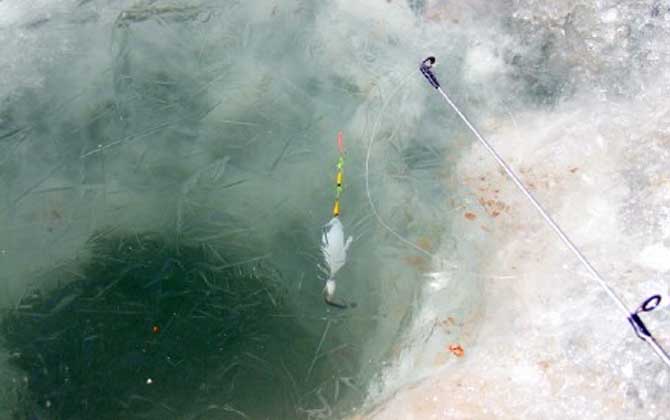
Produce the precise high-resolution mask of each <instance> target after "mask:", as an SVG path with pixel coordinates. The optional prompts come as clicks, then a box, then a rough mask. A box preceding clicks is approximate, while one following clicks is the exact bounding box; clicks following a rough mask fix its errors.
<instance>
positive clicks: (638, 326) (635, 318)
mask: <svg viewBox="0 0 670 420" xmlns="http://www.w3.org/2000/svg"><path fill="white" fill-rule="evenodd" d="M435 62H436V60H435V57H432V56H430V57H428V58H426V59H425V60H423V61H422V62H421V66H420V67H419V70H420V71H421V73H422V74H423V75H424V76H425V78H426V80H428V83H430V85H431V86H432V87H434V88H435V89H436V90H437V91H438V92H439V93H440V95H442V97H443V98H444V100H445V101H446V102H447V103H448V104H449V106H451V108H452V109H453V110H454V111H455V112H456V114H458V116H459V117H460V118H461V120H463V122H464V123H465V125H466V126H467V127H468V128H469V129H470V131H471V132H472V134H474V135H475V137H477V140H479V142H480V143H481V144H482V146H484V148H485V149H486V150H487V151H488V152H489V153H490V154H491V155H492V156H493V158H494V159H495V160H496V161H497V162H498V164H499V165H500V166H501V167H502V168H503V169H504V170H505V172H506V173H507V175H508V176H509V177H510V178H511V179H512V182H514V184H515V185H516V186H517V187H518V188H519V190H520V191H521V192H522V193H523V195H524V196H526V198H527V199H528V201H530V202H531V204H533V206H534V207H535V209H536V210H537V211H538V213H540V216H542V218H543V219H544V221H545V222H547V224H548V225H549V226H550V227H551V228H552V229H553V230H554V232H556V234H557V235H558V236H559V238H561V240H562V241H563V243H564V244H565V245H566V246H567V247H568V248H569V249H570V251H572V253H573V254H575V256H576V257H577V259H578V260H579V261H580V262H581V263H582V264H583V265H584V267H586V269H587V271H588V272H589V273H590V274H591V277H592V278H593V279H594V280H595V281H596V282H597V283H598V284H599V285H600V287H601V288H602V289H603V290H604V291H605V292H606V293H607V295H608V296H609V297H610V299H611V300H612V301H613V302H614V303H615V304H616V306H618V307H619V308H620V309H621V310H622V311H623V312H624V313H625V314H626V319H628V322H630V325H631V326H632V327H633V330H634V331H635V334H636V335H637V336H638V337H639V338H640V339H642V341H644V342H645V343H647V344H648V345H649V346H650V347H651V348H652V350H654V352H655V353H656V355H657V356H658V357H659V358H660V359H661V361H663V363H665V364H666V366H667V367H669V368H670V355H668V353H667V352H666V351H665V349H663V347H661V345H660V344H659V343H658V342H657V341H656V338H654V336H653V334H652V333H651V331H649V329H648V328H647V326H646V325H645V324H644V322H643V321H642V318H640V314H641V313H642V312H651V311H653V310H654V309H656V307H658V305H660V304H661V296H660V295H653V296H651V297H649V298H647V299H646V300H645V301H644V302H642V304H641V305H640V306H638V307H637V309H635V310H634V311H632V312H631V311H629V310H628V308H627V306H626V304H624V302H623V300H621V298H620V297H619V296H617V294H616V293H614V291H613V290H612V289H611V288H610V287H609V286H608V285H607V282H605V279H604V278H603V277H602V275H600V273H599V272H598V271H597V270H596V269H595V268H594V267H593V265H592V264H591V263H590V262H589V260H588V259H587V258H586V257H585V256H584V254H583V253H582V252H581V251H580V250H579V248H577V246H575V244H574V243H573V242H572V241H571V240H570V238H568V236H567V235H566V234H565V232H563V230H562V229H561V228H560V226H558V224H557V223H556V222H555V221H554V219H552V217H551V216H550V215H549V214H548V213H547V212H546V211H545V210H544V208H543V207H542V205H540V203H539V202H538V201H537V200H536V199H535V197H534V196H533V194H531V192H530V191H528V188H526V187H525V185H524V184H523V182H521V179H520V178H519V176H518V175H517V174H516V173H515V172H514V170H513V169H512V168H511V167H510V166H509V165H508V164H507V163H506V162H505V160H504V159H503V158H502V157H501V156H500V155H499V154H498V152H496V150H495V149H494V148H493V146H491V144H489V142H488V141H486V139H485V138H484V137H483V136H482V135H481V134H480V133H479V131H478V130H477V128H475V126H474V125H473V124H472V123H471V122H470V120H469V119H468V117H466V116H465V114H463V112H461V110H460V109H459V108H458V107H457V106H456V104H455V103H454V102H453V101H452V100H451V98H449V95H447V93H446V92H445V91H444V90H443V89H442V87H441V86H440V82H439V81H438V80H437V77H435V74H434V73H433V70H432V68H433V66H434V65H435Z"/></svg>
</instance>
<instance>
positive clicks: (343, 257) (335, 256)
mask: <svg viewBox="0 0 670 420" xmlns="http://www.w3.org/2000/svg"><path fill="white" fill-rule="evenodd" d="M352 241H353V238H352V237H351V236H349V237H348V238H347V240H346V241H345V240H344V227H343V226H342V222H340V218H339V217H337V216H336V217H333V218H332V219H330V221H329V222H328V223H327V224H326V225H325V226H324V228H323V234H322V236H321V253H322V254H323V258H324V260H325V261H326V264H327V265H328V280H326V286H325V287H324V288H323V299H324V300H325V302H326V303H327V304H328V305H331V306H335V307H337V308H342V309H344V308H347V307H349V305H346V304H343V303H338V302H335V301H334V300H333V299H334V297H335V286H336V285H335V274H337V272H338V271H339V270H340V268H342V267H343V266H344V264H345V263H346V262H347V250H348V249H349V246H351V242H352Z"/></svg>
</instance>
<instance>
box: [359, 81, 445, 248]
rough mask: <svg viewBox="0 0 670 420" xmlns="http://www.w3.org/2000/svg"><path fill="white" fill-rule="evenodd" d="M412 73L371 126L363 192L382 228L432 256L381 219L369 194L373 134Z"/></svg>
mask: <svg viewBox="0 0 670 420" xmlns="http://www.w3.org/2000/svg"><path fill="white" fill-rule="evenodd" d="M413 73H414V70H412V71H411V72H410V73H407V75H406V76H404V77H403V78H402V79H401V80H400V83H398V86H397V87H396V88H395V90H394V91H393V92H392V93H391V95H390V96H389V98H388V99H387V100H386V102H384V104H383V105H382V109H381V111H380V112H379V115H378V116H377V120H376V121H375V123H374V124H373V126H372V132H371V133H370V140H369V141H368V150H367V153H366V156H365V194H366V195H367V197H368V203H369V204H370V209H371V210H372V214H374V216H375V218H376V219H377V222H379V224H380V225H382V227H383V228H384V229H386V230H387V231H389V232H390V233H391V234H392V235H393V236H395V237H396V238H398V240H399V241H400V242H402V243H404V244H405V245H407V246H409V247H411V248H414V249H415V250H417V251H419V252H420V253H422V254H423V255H426V256H428V257H431V258H432V257H433V256H434V255H433V254H431V253H430V252H428V251H426V250H425V249H422V248H420V247H419V246H417V245H416V244H414V243H413V242H412V241H410V240H408V239H405V237H403V236H402V235H401V234H399V233H398V232H396V231H395V230H393V228H392V227H391V226H389V225H388V224H387V223H386V222H385V221H384V219H382V217H381V216H380V214H379V212H378V211H377V206H375V203H374V201H373V200H372V194H370V155H371V154H372V146H373V145H374V142H375V136H376V134H377V129H378V128H379V124H380V123H381V119H382V117H383V116H384V113H385V111H386V107H387V106H388V104H389V103H390V102H391V99H393V97H394V96H395V95H397V94H398V92H399V91H400V89H401V88H402V87H403V86H404V85H405V84H406V83H407V80H409V78H410V77H411V76H412V74H413Z"/></svg>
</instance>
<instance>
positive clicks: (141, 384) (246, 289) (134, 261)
mask: <svg viewBox="0 0 670 420" xmlns="http://www.w3.org/2000/svg"><path fill="white" fill-rule="evenodd" d="M211 247H212V245H211V244H206V245H203V244H202V243H199V242H195V243H194V244H192V245H189V244H186V243H184V242H182V241H180V242H179V246H177V245H176V243H175V241H173V240H172V239H171V238H167V237H165V236H162V235H159V234H156V233H143V234H136V233H120V232H111V233H99V234H95V235H93V236H92V237H91V239H90V241H89V248H90V255H91V257H90V258H89V259H88V260H87V261H86V262H84V263H82V264H81V266H80V267H77V268H76V269H73V270H66V272H67V271H70V272H72V273H76V274H77V275H76V276H75V275H74V274H73V275H72V276H71V278H66V279H63V278H62V272H63V271H62V270H61V271H60V272H59V274H58V275H54V276H53V277H54V278H58V279H57V280H55V281H54V280H52V281H51V283H52V286H51V287H45V288H42V289H40V290H35V291H34V292H32V293H30V294H29V295H28V296H26V297H24V298H23V299H22V300H21V302H20V303H19V304H18V305H17V306H16V308H15V309H13V310H12V311H10V312H9V313H8V314H6V316H5V317H4V319H3V320H2V323H1V324H0V325H1V329H0V333H1V335H2V337H3V339H4V342H5V346H6V348H7V349H8V350H9V351H10V352H11V354H12V355H13V357H12V359H11V363H12V364H13V365H15V367H17V368H19V369H20V370H22V371H23V372H24V374H25V378H26V380H25V381H24V385H23V386H22V388H21V389H20V391H19V392H20V394H21V398H20V401H21V404H20V406H19V407H18V409H17V411H16V412H15V418H19V419H21V418H31V419H32V418H45V419H52V418H53V419H91V418H96V419H103V420H104V419H118V418H126V419H135V418H144V419H147V418H149V419H151V418H165V416H167V417H168V418H207V417H208V416H210V415H211V416H214V417H216V418H231V419H233V418H271V419H298V418H305V417H310V414H309V413H312V410H313V409H315V408H319V407H322V406H323V405H324V401H323V398H324V397H323V395H335V396H336V397H335V398H334V399H333V400H332V401H329V402H328V404H329V405H333V406H336V405H337V403H338V400H341V398H340V397H341V394H342V388H341V387H339V383H338V382H337V381H332V378H334V377H341V376H346V375H353V374H355V372H356V366H355V364H356V363H355V361H354V360H353V358H352V357H351V354H346V352H335V351H334V352H330V353H322V354H319V350H320V349H321V348H331V349H332V348H337V346H341V345H342V343H339V342H338V341H337V338H334V337H333V336H332V335H330V334H329V335H328V337H326V336H325V334H323V335H322V334H318V335H315V334H314V333H310V332H308V331H307V330H306V329H305V328H304V327H303V326H302V325H301V322H300V319H299V318H296V317H275V316H272V314H278V313H279V314H290V313H291V308H290V307H289V305H288V304H287V299H286V293H285V290H284V289H283V286H282V285H281V284H280V282H279V281H278V279H277V272H276V270H273V269H272V267H268V266H267V262H266V261H265V260H263V259H262V257H251V258H250V256H249V255H246V256H245V255H236V254H239V251H236V252H235V253H230V252H226V250H225V249H216V257H215V258H216V259H215V260H212V258H213V253H212V249H211ZM235 249H238V248H235ZM221 259H225V260H226V261H230V262H231V263H230V264H228V266H226V265H221ZM235 261H239V263H235ZM47 277H48V276H47ZM66 277H67V276H66ZM64 280H65V281H64ZM54 283H55V285H54ZM58 283H60V284H58ZM331 322H337V321H328V323H327V326H329V325H330V323H331ZM315 349H316V352H315ZM328 382H329V383H330V384H329V385H326V386H324V385H323V384H324V383H328ZM334 387H337V388H338V389H337V390H335V389H330V388H334ZM328 412H329V413H330V414H332V412H330V408H329V409H328ZM36 416H37V417H36ZM217 416H218V417H217Z"/></svg>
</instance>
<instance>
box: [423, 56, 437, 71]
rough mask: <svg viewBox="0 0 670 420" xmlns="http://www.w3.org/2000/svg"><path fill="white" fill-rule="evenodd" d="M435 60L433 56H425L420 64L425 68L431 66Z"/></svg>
mask: <svg viewBox="0 0 670 420" xmlns="http://www.w3.org/2000/svg"><path fill="white" fill-rule="evenodd" d="M436 61H437V60H436V59H435V57H433V56H432V55H431V56H428V57H426V59H425V60H423V61H422V62H421V66H422V67H425V68H431V67H433V66H434V65H435V62H436Z"/></svg>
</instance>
